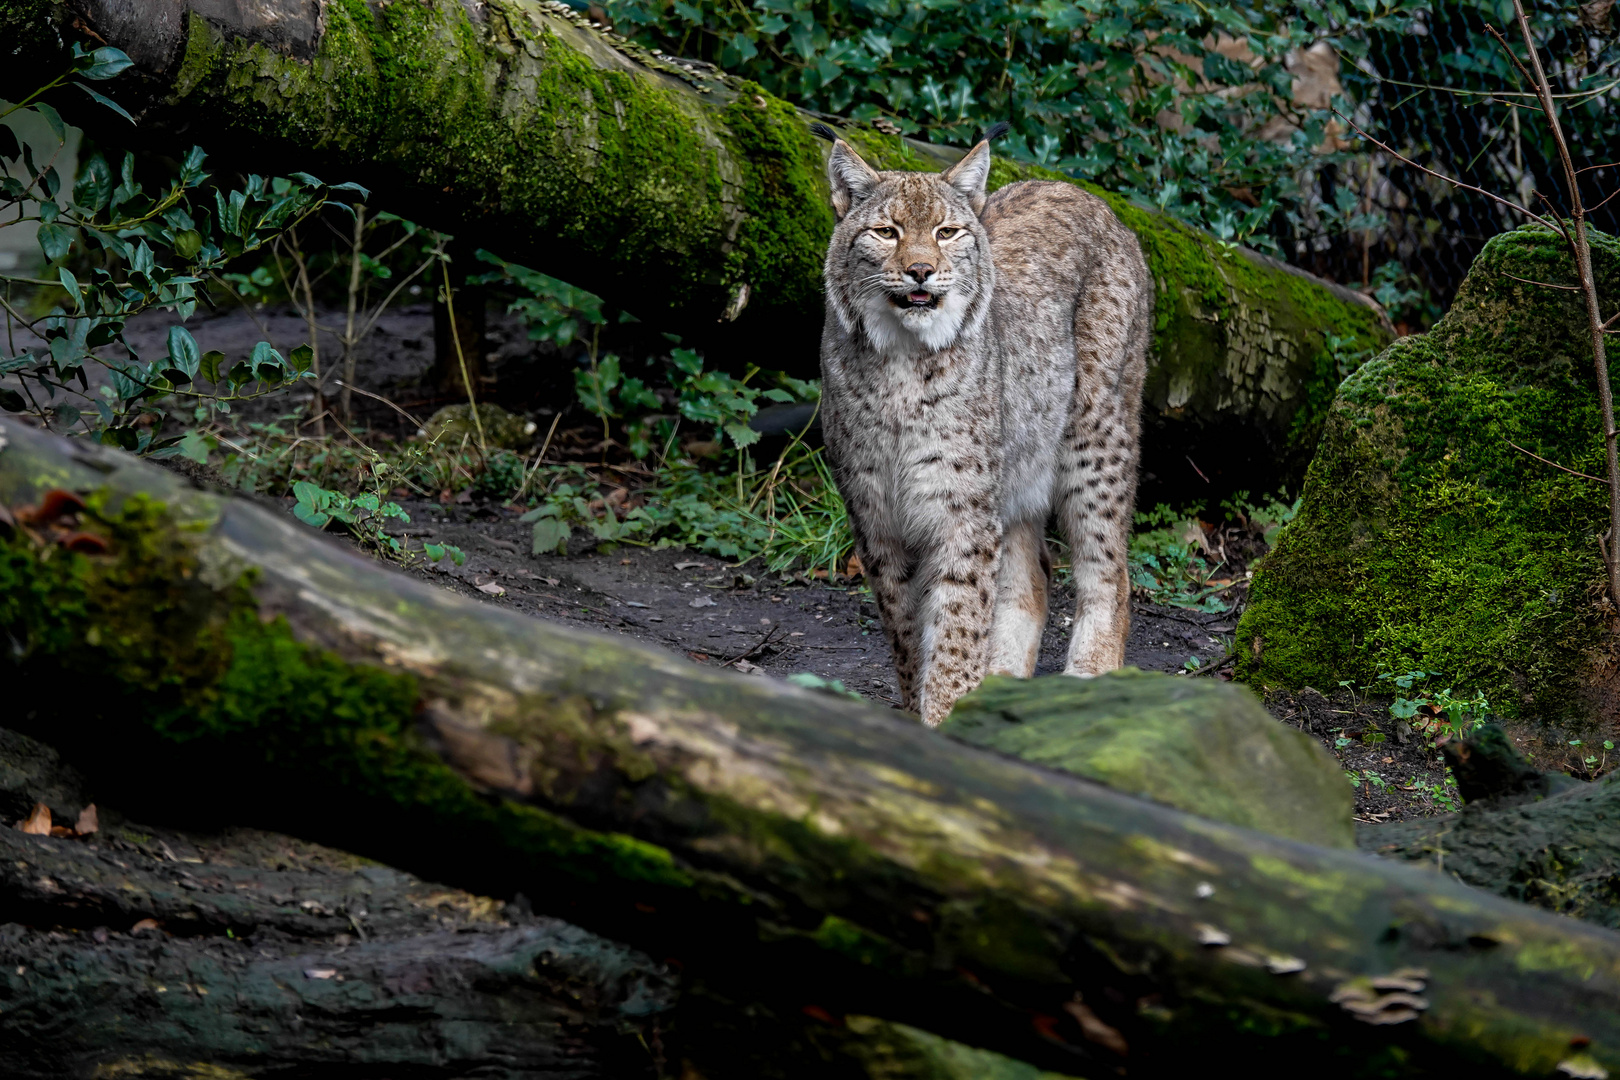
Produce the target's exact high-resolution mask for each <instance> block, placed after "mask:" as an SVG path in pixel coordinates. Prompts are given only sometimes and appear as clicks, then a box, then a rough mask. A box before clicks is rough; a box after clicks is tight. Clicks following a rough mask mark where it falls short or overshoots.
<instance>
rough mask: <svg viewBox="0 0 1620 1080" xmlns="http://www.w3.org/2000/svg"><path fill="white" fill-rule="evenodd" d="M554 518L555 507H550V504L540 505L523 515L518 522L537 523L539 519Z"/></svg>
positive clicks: (555, 514) (555, 513)
mask: <svg viewBox="0 0 1620 1080" xmlns="http://www.w3.org/2000/svg"><path fill="white" fill-rule="evenodd" d="M556 516H557V508H556V506H554V505H552V504H551V503H542V504H541V505H539V506H537V507H535V508H534V509H533V510H530V511H529V512H528V513H527V514H524V515H523V516H522V517H520V518H518V520H519V521H539V520H540V519H541V518H549V517H556Z"/></svg>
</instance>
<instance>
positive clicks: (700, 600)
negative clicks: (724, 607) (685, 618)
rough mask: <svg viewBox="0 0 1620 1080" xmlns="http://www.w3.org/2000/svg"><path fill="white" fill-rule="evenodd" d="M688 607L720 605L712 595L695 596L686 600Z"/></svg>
mask: <svg viewBox="0 0 1620 1080" xmlns="http://www.w3.org/2000/svg"><path fill="white" fill-rule="evenodd" d="M686 606H687V607H719V606H720V605H719V604H716V603H715V602H714V597H712V596H694V597H692V599H690V600H688V601H687V602H686Z"/></svg>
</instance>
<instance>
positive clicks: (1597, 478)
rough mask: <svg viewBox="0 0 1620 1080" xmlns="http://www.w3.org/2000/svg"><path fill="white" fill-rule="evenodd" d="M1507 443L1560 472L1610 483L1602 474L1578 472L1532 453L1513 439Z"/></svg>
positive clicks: (1599, 482) (1597, 481)
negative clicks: (1592, 474) (1593, 474)
mask: <svg viewBox="0 0 1620 1080" xmlns="http://www.w3.org/2000/svg"><path fill="white" fill-rule="evenodd" d="M1507 444H1508V445H1509V446H1511V447H1513V449H1515V450H1517V451H1518V452H1519V453H1521V454H1528V455H1529V456H1530V457H1533V458H1535V459H1536V460H1537V461H1539V462H1541V463H1542V464H1543V465H1551V466H1552V467H1553V468H1555V469H1557V470H1559V471H1560V472H1567V473H1569V475H1571V476H1578V477H1580V478H1581V479H1582V480H1591V481H1593V482H1594V483H1598V484H1608V481H1607V480H1605V479H1603V478H1602V477H1601V476H1590V475H1588V474H1586V473H1583V472H1576V471H1575V470H1574V469H1568V468H1565V467H1564V466H1562V465H1560V464H1558V462H1556V461H1548V460H1547V459H1546V458H1544V457H1542V456H1541V455H1540V454H1534V453H1531V452H1530V451H1529V450H1526V449H1525V448H1524V447H1522V446H1520V445H1519V444H1518V443H1516V442H1514V441H1513V440H1512V439H1508V440H1507Z"/></svg>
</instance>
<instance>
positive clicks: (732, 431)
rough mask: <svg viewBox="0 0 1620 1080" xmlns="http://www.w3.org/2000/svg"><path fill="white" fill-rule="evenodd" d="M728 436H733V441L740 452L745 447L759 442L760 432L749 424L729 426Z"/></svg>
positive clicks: (727, 429) (727, 426)
mask: <svg viewBox="0 0 1620 1080" xmlns="http://www.w3.org/2000/svg"><path fill="white" fill-rule="evenodd" d="M726 434H727V435H730V436H731V441H732V442H733V443H735V444H736V446H737V448H738V449H739V450H740V449H742V448H743V447H745V446H753V445H754V444H755V443H757V442H759V432H757V431H755V430H754V429H753V428H751V427H749V426H748V425H747V424H738V423H730V424H727V425H726Z"/></svg>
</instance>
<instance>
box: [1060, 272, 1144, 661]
mask: <svg viewBox="0 0 1620 1080" xmlns="http://www.w3.org/2000/svg"><path fill="white" fill-rule="evenodd" d="M1122 255H1125V256H1131V255H1134V263H1133V265H1134V266H1135V267H1136V268H1137V269H1138V270H1139V273H1138V274H1136V275H1135V276H1134V277H1133V275H1132V274H1130V273H1128V272H1127V271H1129V270H1130V269H1131V267H1130V266H1121V267H1118V268H1116V269H1118V270H1119V271H1120V272H1119V273H1117V274H1115V275H1114V276H1113V277H1112V280H1110V281H1109V282H1108V285H1107V286H1105V287H1104V288H1103V289H1101V290H1099V292H1098V294H1097V295H1096V296H1094V297H1093V300H1092V304H1091V305H1089V309H1088V310H1086V311H1084V312H1082V314H1081V321H1080V322H1079V324H1078V325H1077V326H1076V335H1075V336H1076V339H1077V346H1078V348H1077V352H1078V357H1077V359H1078V365H1077V372H1078V374H1077V385H1076V388H1075V396H1074V406H1073V411H1072V413H1071V415H1070V416H1069V423H1068V427H1067V429H1066V430H1065V432H1064V437H1063V449H1062V452H1061V454H1060V461H1059V468H1060V469H1061V470H1062V472H1061V474H1060V476H1059V478H1058V491H1059V493H1060V494H1059V497H1058V505H1057V516H1058V525H1059V527H1060V528H1061V529H1062V531H1063V533H1064V536H1065V537H1066V538H1067V539H1068V541H1069V546H1070V548H1071V552H1072V564H1073V568H1074V586H1075V614H1074V630H1073V636H1072V637H1071V638H1070V639H1069V660H1068V663H1067V665H1065V667H1064V669H1063V670H1064V673H1065V674H1068V675H1079V676H1082V677H1086V676H1091V675H1100V674H1102V673H1103V672H1105V671H1112V670H1114V669H1115V668H1117V667H1119V666H1121V665H1122V664H1124V662H1125V639H1126V637H1127V636H1129V634H1130V629H1131V582H1130V572H1129V569H1128V567H1127V566H1126V554H1127V551H1128V548H1129V545H1130V539H1131V520H1132V513H1131V512H1132V510H1133V509H1134V506H1135V503H1136V470H1137V462H1138V460H1139V458H1140V455H1141V440H1142V382H1143V380H1144V379H1145V378H1146V374H1147V342H1148V337H1149V333H1150V318H1151V307H1152V303H1153V297H1152V293H1151V290H1150V288H1148V287H1142V286H1133V285H1131V284H1130V282H1131V281H1133V280H1134V281H1137V282H1142V281H1146V280H1147V276H1146V275H1147V269H1146V267H1145V266H1143V265H1142V262H1141V255H1140V252H1139V251H1137V250H1136V249H1135V248H1134V247H1131V248H1129V249H1128V250H1127V251H1125V252H1122Z"/></svg>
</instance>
